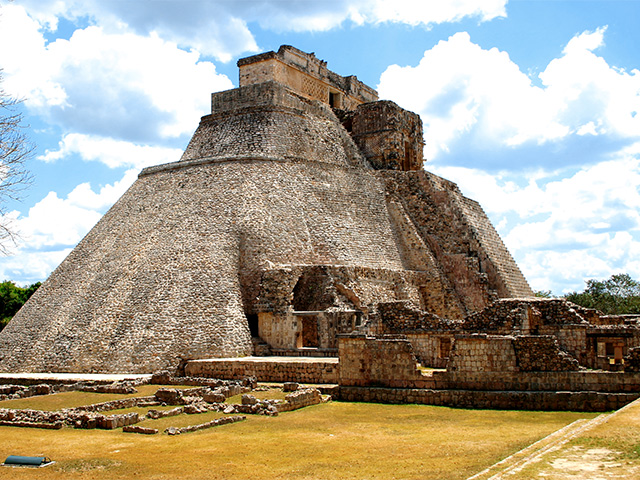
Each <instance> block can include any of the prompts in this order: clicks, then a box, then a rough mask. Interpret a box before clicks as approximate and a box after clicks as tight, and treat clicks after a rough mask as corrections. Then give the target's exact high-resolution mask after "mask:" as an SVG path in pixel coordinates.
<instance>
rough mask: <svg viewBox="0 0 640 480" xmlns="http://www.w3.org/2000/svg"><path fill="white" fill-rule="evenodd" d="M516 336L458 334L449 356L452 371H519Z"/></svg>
mask: <svg viewBox="0 0 640 480" xmlns="http://www.w3.org/2000/svg"><path fill="white" fill-rule="evenodd" d="M513 340H514V337H508V336H498V335H486V334H482V335H456V337H455V342H454V344H453V349H452V351H451V355H450V357H449V365H448V367H447V369H448V370H450V371H452V372H517V371H518V361H517V358H516V352H515V350H514V348H513Z"/></svg>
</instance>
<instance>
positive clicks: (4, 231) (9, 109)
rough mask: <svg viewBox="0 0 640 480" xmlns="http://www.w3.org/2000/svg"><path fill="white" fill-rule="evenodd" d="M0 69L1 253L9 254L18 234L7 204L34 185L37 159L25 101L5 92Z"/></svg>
mask: <svg viewBox="0 0 640 480" xmlns="http://www.w3.org/2000/svg"><path fill="white" fill-rule="evenodd" d="M2 80H3V75H2V69H0V252H1V253H6V251H7V248H6V242H7V240H9V241H11V242H13V243H15V236H16V232H15V231H14V230H13V228H12V225H11V223H10V222H9V220H8V219H7V216H6V214H7V211H6V207H5V203H6V200H8V199H13V200H18V199H20V195H21V193H22V191H23V190H24V188H25V187H27V186H28V185H29V184H30V183H31V174H30V173H29V171H28V170H27V169H26V167H25V164H26V162H27V160H28V159H29V158H31V156H32V155H33V151H34V148H33V146H32V145H31V144H30V143H29V141H28V139H27V136H26V135H25V133H24V126H23V125H22V120H23V117H22V112H20V110H19V106H20V104H21V103H22V101H21V100H19V99H16V98H14V97H12V96H10V95H9V94H7V93H6V92H5V91H4V89H3V88H2Z"/></svg>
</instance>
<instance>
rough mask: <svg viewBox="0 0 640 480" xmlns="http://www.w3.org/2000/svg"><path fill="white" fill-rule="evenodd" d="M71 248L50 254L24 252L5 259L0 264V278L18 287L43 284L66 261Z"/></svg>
mask: <svg viewBox="0 0 640 480" xmlns="http://www.w3.org/2000/svg"><path fill="white" fill-rule="evenodd" d="M70 252H71V248H63V249H61V250H54V251H50V252H24V251H20V252H19V253H16V254H15V255H13V256H11V257H8V258H4V259H3V261H2V263H0V278H2V279H7V280H8V279H10V280H13V281H15V282H16V283H17V284H18V285H29V284H32V283H35V282H41V281H43V280H44V279H45V278H47V277H48V276H49V274H50V273H51V272H52V271H53V270H54V269H55V268H56V267H57V266H58V265H60V263H62V261H63V260H64V259H65V257H66V256H67V255H69V253H70Z"/></svg>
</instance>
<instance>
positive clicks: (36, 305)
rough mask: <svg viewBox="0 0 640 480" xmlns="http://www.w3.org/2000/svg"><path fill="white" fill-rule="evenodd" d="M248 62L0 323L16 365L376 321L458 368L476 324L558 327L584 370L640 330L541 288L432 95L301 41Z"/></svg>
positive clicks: (113, 357) (152, 363)
mask: <svg viewBox="0 0 640 480" xmlns="http://www.w3.org/2000/svg"><path fill="white" fill-rule="evenodd" d="M238 67H239V77H240V79H239V87H238V88H235V89H232V90H228V91H223V92H218V93H214V94H212V96H211V114H209V115H206V116H204V117H202V119H201V121H200V124H199V126H198V127H197V129H196V131H195V133H194V135H193V137H192V139H191V141H190V143H189V145H188V146H187V148H186V150H185V151H184V153H183V155H182V157H181V158H180V159H176V161H175V162H173V163H168V164H163V165H157V166H152V167H148V168H145V169H144V170H142V171H141V172H140V174H139V177H138V179H137V180H136V182H135V183H134V184H133V185H132V186H131V187H130V188H129V190H128V191H127V192H126V193H125V194H124V195H123V196H122V197H121V198H120V199H119V200H118V201H117V202H116V203H115V205H114V206H113V207H112V208H111V209H110V210H109V211H108V212H107V213H106V214H105V215H104V217H103V218H102V219H101V220H100V221H99V222H98V223H97V224H96V226H95V227H94V228H93V229H92V230H91V231H90V232H89V233H88V234H87V235H86V237H85V238H84V239H83V240H82V241H81V242H80V243H79V244H78V245H77V246H76V247H75V248H74V249H73V251H72V252H71V253H70V254H69V256H68V257H67V258H66V259H65V260H64V261H63V262H62V264H60V266H59V267H58V268H57V269H56V270H55V271H54V272H53V273H52V274H51V276H50V277H49V278H48V280H46V282H44V283H43V285H42V286H41V287H40V289H39V290H38V291H37V292H36V293H35V294H34V295H33V296H32V297H31V299H30V300H29V301H28V302H27V303H26V304H25V305H24V307H23V308H22V309H21V310H20V311H19V312H18V314H17V315H16V316H15V317H14V318H13V320H12V321H11V322H10V323H9V324H8V326H7V327H6V328H5V329H4V330H3V331H2V332H1V333H0V371H2V372H86V373H120V372H123V373H152V372H157V371H160V370H170V371H173V370H175V369H176V368H178V366H179V365H183V366H184V364H185V362H193V361H198V360H205V359H220V358H230V357H245V356H286V357H291V356H312V357H316V358H324V357H328V358H332V357H338V355H339V353H340V352H339V350H340V351H341V349H342V347H341V346H340V342H341V340H340V339H342V338H345V339H347V340H345V341H348V339H349V338H354V339H355V338H368V339H375V338H376V335H378V336H379V337H380V338H383V337H384V336H385V335H387V336H388V335H403V337H402V338H403V339H404V340H403V342H409V344H410V346H411V348H412V349H413V353H412V355H414V356H415V358H416V359H417V360H418V361H420V362H421V363H422V365H425V366H435V367H439V368H444V367H446V365H447V362H448V361H449V358H450V357H451V358H453V354H452V351H455V348H456V344H458V348H462V345H463V344H464V342H465V341H466V340H465V339H464V338H466V337H464V335H465V334H478V333H484V334H485V337H486V336H487V335H486V334H488V335H489V336H491V335H494V334H495V335H511V336H513V335H516V334H517V335H522V336H526V337H527V338H529V337H531V338H533V337H536V335H537V336H540V338H542V337H544V338H543V340H535V338H534V340H532V341H531V342H533V343H535V342H538V343H535V345H536V347H535V348H537V349H538V350H540V348H542V350H543V351H544V352H546V353H545V355H548V356H549V359H551V358H554V359H556V360H557V361H556V360H553V361H556V363H553V361H552V360H549V362H548V363H549V364H550V365H551V364H553V365H556V364H557V365H556V367H557V368H556V369H562V368H565V367H567V365H568V366H569V367H567V368H570V369H574V368H573V367H575V366H576V365H578V364H579V365H582V366H588V367H592V368H595V367H598V366H602V365H610V364H611V362H609V359H610V358H614V360H616V359H618V358H622V356H623V355H627V354H628V352H629V349H630V348H632V347H634V346H636V345H639V344H640V341H638V340H639V339H640V337H639V336H638V335H637V333H632V334H630V335H627V336H624V335H622V333H620V332H621V330H620V329H618V330H615V328H613V329H609V330H607V332H605V333H606V335H605V333H602V332H601V333H600V334H598V333H597V329H598V327H596V326H594V325H595V323H594V322H596V320H595V319H596V317H597V318H598V320H597V321H599V322H600V324H602V323H603V322H605V321H604V320H599V319H600V317H599V316H597V314H596V313H593V312H588V311H586V310H585V309H582V310H580V307H577V306H566V303H567V302H563V301H560V300H558V301H555V300H554V301H547V302H545V301H542V300H534V299H532V298H531V297H533V294H532V291H531V289H530V287H529V285H528V283H527V281H526V279H525V278H524V276H523V275H522V273H521V271H520V270H519V268H518V266H517V265H516V263H515V261H514V260H513V258H512V256H511V255H510V254H509V252H508V250H507V248H506V247H505V245H504V244H503V242H502V241H501V239H500V236H499V235H498V233H497V232H496V230H495V229H494V227H493V226H492V225H491V222H490V221H489V219H488V217H487V216H486V214H485V213H484V211H483V210H482V208H481V206H480V205H479V204H478V203H477V202H475V201H473V200H471V199H469V198H466V197H465V196H463V195H462V194H461V192H460V190H459V189H458V188H457V186H456V185H455V184H454V183H452V182H450V181H448V180H445V179H443V178H441V177H438V176H436V175H434V174H432V173H429V172H428V171H426V170H425V169H424V168H423V163H424V161H425V159H424V158H423V146H424V139H423V130H422V122H421V120H420V117H419V116H418V115H417V114H415V113H412V112H409V111H407V110H404V109H402V108H400V107H399V106H398V105H396V104H395V103H393V102H391V101H387V100H379V99H378V94H377V92H376V91H375V90H374V89H372V88H370V87H368V86H367V85H365V84H363V83H362V82H360V81H359V80H358V79H357V78H356V77H355V76H348V77H343V76H340V75H338V74H336V73H334V72H332V71H330V70H328V69H327V65H326V62H324V61H322V60H319V59H318V58H316V57H315V55H314V54H309V53H305V52H302V51H300V50H298V49H296V48H294V47H291V46H286V45H285V46H282V47H280V49H279V50H278V51H277V52H267V53H262V54H259V55H255V56H251V57H248V58H243V59H241V60H239V61H238ZM427 140H428V139H427ZM554 302H555V303H554ZM558 302H560V303H558ZM558 305H564V306H558ZM552 307H553V308H552ZM574 307H576V308H574ZM491 312H493V313H491ZM514 312H519V313H517V315H516V314H515V313H514ZM523 312H524V313H523ZM527 312H528V313H527ZM536 312H537V313H536ZM545 312H552V313H549V314H548V315H547V313H545ZM553 312H555V313H553ZM558 312H560V313H558ZM554 315H555V316H554ZM549 318H551V320H549ZM558 319H561V320H558ZM590 322H591V323H590ZM596 323H597V322H596ZM567 325H573V326H575V325H578V326H579V328H578V327H575V328H574V327H571V328H569V327H567ZM618 326H620V324H619V325H618ZM563 329H564V330H563ZM567 329H569V330H571V332H573V333H572V336H570V335H565V334H564V333H562V332H565V331H568V330H567ZM589 329H591V330H589ZM600 330H602V328H600ZM614 330H615V331H614ZM619 330H620V331H619ZM576 332H578V333H576ZM616 332H617V333H616ZM629 332H631V330H629ZM629 332H627V333H629ZM553 335H555V337H554V338H550V336H553ZM580 335H582V336H580ZM589 335H591V336H589ZM463 337H464V338H463ZM569 337H570V339H569ZM583 337H584V338H583ZM389 338H391V337H389ZM474 338H475V337H474ZM509 338H511V337H509ZM513 338H514V340H508V341H507V340H504V342H507V343H508V342H511V343H510V344H509V345H515V346H514V347H509V348H513V349H514V350H513V351H514V352H515V353H514V355H516V356H517V355H520V353H518V352H522V351H525V350H526V348H529V347H527V345H529V343H527V342H524V343H523V342H520V341H519V340H517V338H518V337H517V336H514V337H513ZM485 340H486V338H485ZM367 341H369V340H367ZM371 341H373V340H371ZM527 341H529V340H527ZM514 342H515V343H514ZM518 342H520V343H518ZM531 342H530V343H531ZM581 342H582V343H581ZM607 342H608V343H607ZM543 344H544V345H543ZM601 344H602V345H605V346H604V347H599V345H601ZM609 344H611V345H613V346H611V349H613V350H615V349H616V348H619V350H615V353H611V355H608V356H607V355H604V356H600V357H603V358H604V359H602V358H601V360H598V359H599V358H600V357H599V356H598V351H599V350H598V348H601V350H602V349H604V350H602V351H605V353H606V352H609V350H607V348H609V347H608V346H607V345H609ZM363 345H364V344H363ZM385 345H388V344H385ZM403 345H404V343H403ZM505 345H506V344H502V343H501V344H500V346H499V350H500V351H504V349H505V348H507V347H505ZM523 345H524V346H523ZM540 345H543V346H544V348H543V347H541V346H540ZM345 348H346V347H345ZM354 348H355V347H354ZM363 348H364V347H363ZM385 348H386V347H385ZM403 348H404V347H403ZM407 348H408V347H407ZM523 348H524V349H525V350H522V349H523ZM531 348H533V347H531ZM611 349H610V350H611ZM538 350H536V351H538ZM613 350H611V352H613ZM344 351H345V352H349V351H350V350H349V349H348V348H347V349H346V350H344ZM340 355H341V357H340V364H341V368H342V365H343V363H344V362H343V358H342V353H340ZM554 355H555V357H554ZM567 355H568V356H567ZM412 358H413V357H412ZM459 358H460V357H458V365H459V366H460V365H464V364H463V363H460V360H459ZM514 358H516V357H514ZM518 358H520V357H518ZM522 358H524V357H522ZM544 358H547V357H544ZM558 359H560V360H558ZM574 360H575V362H574ZM523 361H524V360H522V361H520V360H519V361H518V362H519V363H518V362H516V363H517V365H520V367H518V368H522V367H521V365H522V364H523V363H522V362H523ZM563 362H564V363H563ZM598 362H600V363H598ZM601 364H602V365H601ZM614 364H615V362H614ZM345 365H346V364H345ZM344 368H347V366H345V367H344ZM460 368H462V367H460ZM554 368H555V367H554ZM576 368H577V367H576ZM345 372H346V370H345ZM356 383H357V382H356Z"/></svg>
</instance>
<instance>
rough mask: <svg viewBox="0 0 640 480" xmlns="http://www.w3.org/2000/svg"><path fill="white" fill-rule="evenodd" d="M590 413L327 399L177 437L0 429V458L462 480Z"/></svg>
mask: <svg viewBox="0 0 640 480" xmlns="http://www.w3.org/2000/svg"><path fill="white" fill-rule="evenodd" d="M101 398H103V397H101ZM32 400H34V401H35V398H34V399H32ZM3 403H4V402H3ZM212 415H213V416H215V415H216V414H201V415H190V416H180V417H171V418H168V419H162V421H163V422H165V421H167V422H168V424H171V425H175V426H179V425H178V423H179V422H181V421H182V419H186V420H187V421H188V422H189V424H194V423H203V422H205V421H208V420H210V418H209V416H212ZM593 416H594V415H593V414H585V413H572V412H518V411H493V410H462V409H452V408H446V407H432V406H425V405H380V404H367V403H348V402H330V403H327V404H321V405H316V406H312V407H307V408H304V409H302V410H298V411H294V412H288V413H284V414H281V415H279V416H277V417H263V416H249V417H248V419H247V420H246V421H244V422H240V423H235V424H232V425H224V426H220V427H216V428H212V429H209V430H203V431H199V432H195V433H189V434H183V435H178V436H174V437H171V436H167V435H154V436H144V435H135V434H127V433H123V432H122V431H121V429H119V430H115V431H104V430H74V429H68V428H65V429H62V430H58V431H48V430H37V429H25V428H17V427H0V457H1V460H4V458H6V456H8V455H38V454H42V455H46V456H48V457H50V458H52V459H53V460H56V461H57V462H58V463H57V464H56V465H54V466H51V467H46V468H43V469H33V470H31V469H29V470H27V469H15V468H1V469H0V477H2V478H3V479H4V478H7V479H14V478H34V479H35V478H38V479H63V478H64V479H74V478H91V479H124V478H127V479H129V478H133V477H138V478H145V479H198V480H199V479H205V478H206V479H228V480H233V479H243V480H244V479H252V478H259V479H260V480H269V479H325V478H335V479H370V480H371V479H385V480H386V479H421V480H428V479H434V480H435V479H437V480H447V479H464V478H467V477H468V476H470V475H472V474H474V473H476V472H478V471H480V470H482V469H483V468H485V467H487V466H489V465H491V464H493V463H495V462H496V461H498V460H500V459H501V458H503V457H505V456H507V455H509V454H511V453H513V452H515V451H517V450H519V449H521V448H523V447H524V446H526V445H529V444H530V443H532V442H534V441H536V440H537V439H539V438H542V437H544V436H546V435H548V434H549V433H551V432H553V431H555V430H557V429H559V428H561V427H562V426H564V425H566V424H568V423H570V422H573V421H574V420H576V419H578V418H587V417H593ZM145 423H146V422H145ZM149 426H151V425H149ZM159 426H160V425H159V424H158V427H159ZM156 428H157V427H156Z"/></svg>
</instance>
